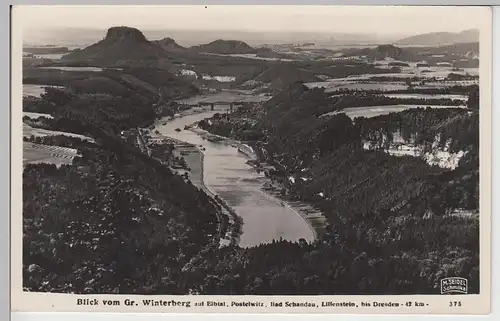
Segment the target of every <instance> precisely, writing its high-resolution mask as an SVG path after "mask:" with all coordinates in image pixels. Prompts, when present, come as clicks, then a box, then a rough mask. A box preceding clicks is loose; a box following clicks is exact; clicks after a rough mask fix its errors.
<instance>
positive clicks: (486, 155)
mask: <svg viewBox="0 0 500 321" xmlns="http://www.w3.org/2000/svg"><path fill="white" fill-rule="evenodd" d="M497 11H498V10H497ZM485 20H487V19H485ZM496 25H497V26H498V23H497V24H496ZM482 34H483V35H484V33H482ZM489 39H491V34H490V38H489ZM486 42H487V43H489V41H486ZM13 44H14V43H13ZM484 44H485V42H484V41H483V37H481V60H480V61H481V64H482V66H483V67H484V66H485V63H484V62H485V61H488V59H485V57H483V56H482V54H483V53H484V52H485V49H488V48H485V47H484ZM487 51H489V50H486V52H487ZM497 56H498V55H497ZM14 59H15V57H13V60H14ZM489 60H490V61H491V56H490V57H489ZM13 63H15V61H13ZM13 67H14V68H13V70H20V68H16V67H15V66H13ZM483 69H484V68H481V78H480V79H481V80H480V81H481V101H483V102H484V101H485V98H486V97H487V96H488V94H491V93H488V92H486V93H485V90H484V89H485V88H487V89H489V88H491V87H489V86H487V84H485V83H484V82H486V83H488V78H490V79H491V73H490V72H486V73H484V72H483ZM497 69H498V68H497ZM487 75H488V78H486V77H485V76H487ZM17 76H19V75H17ZM485 78H486V79H485ZM16 80H19V82H16ZM12 84H13V87H14V91H17V92H21V91H22V89H21V88H22V87H21V86H18V85H17V84H20V77H16V73H14V72H13V75H12ZM490 84H491V83H490ZM17 89H19V90H17ZM488 91H489V90H488ZM13 96H14V93H13ZM485 96H486V97H485ZM19 97H21V94H20V95H19ZM12 98H13V103H14V102H15V101H14V99H15V97H12ZM486 99H487V98H486ZM14 105H15V104H14ZM13 109H14V111H15V110H16V108H15V107H14V108H13ZM481 109H482V112H481V160H482V162H481V182H482V184H481V195H484V194H485V190H484V186H483V184H487V185H489V184H490V183H491V175H489V173H488V172H486V173H485V171H483V168H485V167H488V166H490V165H491V164H485V163H484V160H485V159H486V160H489V159H490V156H491V149H490V147H491V136H490V137H485V132H487V131H489V129H490V128H491V122H490V119H491V118H490V116H491V110H488V111H487V112H486V113H483V111H484V110H485V108H484V107H483V105H482V106H481ZM19 110H21V109H20V108H19ZM14 114H15V113H13V115H12V124H16V115H14ZM19 123H20V117H19ZM14 127H15V126H14ZM19 127H20V126H19ZM488 127H490V128H488ZM12 136H13V139H15V136H16V134H15V128H12ZM20 137H21V135H19V139H18V140H19V141H21V139H20ZM12 143H14V141H12ZM13 145H16V144H13ZM485 147H486V148H485ZM12 152H13V154H12V156H15V151H14V149H13V150H12ZM18 159H20V158H18ZM15 163H16V162H12V166H13V168H12V173H14V172H15V166H16V164H15ZM18 164H22V163H21V162H19V163H18ZM21 167H22V166H21ZM12 183H13V186H12V187H14V180H13V181H12ZM16 190H17V191H19V189H16ZM16 190H14V189H12V191H13V192H15V191H16ZM12 205H13V209H14V202H13V204H12ZM489 207H490V206H489V204H488V203H485V202H484V199H483V198H482V197H481V208H482V209H481V212H482V213H483V212H484V209H485V208H489ZM13 221H14V217H13ZM483 223H484V224H483ZM490 228H491V227H490V224H489V222H488V220H486V219H485V218H484V217H483V218H482V220H481V235H482V236H484V235H485V233H488V234H489V231H490ZM13 241H14V240H13ZM13 243H14V242H13ZM484 246H486V248H485V247H484ZM489 248H490V245H489V243H487V244H486V243H485V242H484V240H483V237H481V250H482V252H484V251H488V250H489ZM15 252H16V251H12V254H13V255H14V254H15ZM12 259H14V256H13V257H12ZM13 261H14V260H13ZM488 265H489V264H488ZM484 268H487V267H485V262H484V261H483V259H482V264H481V274H482V275H483V276H484V272H485V271H483V269H484ZM486 272H488V271H486ZM488 274H489V273H488ZM483 280H484V279H483V277H482V280H481V292H483V291H484V289H485V287H484V286H483V283H484V282H483ZM489 285H490V283H489V282H488V283H487V284H485V286H487V287H488V288H489ZM348 298H351V299H352V298H353V297H348ZM415 298H416V297H413V299H415ZM33 299H34V298H33ZM295 299H296V297H295ZM364 299H366V297H364ZM23 301H24V300H23ZM27 301H28V302H29V301H31V299H29V300H27ZM27 301H24V303H23V305H26V304H27V303H28V302H27ZM398 301H399V298H398ZM481 301H482V303H485V301H489V300H484V298H483V300H479V301H478V304H481ZM481 305H482V306H483V307H485V306H486V305H489V302H488V303H487V304H486V305H485V304H481ZM241 312H243V311H241ZM305 313H310V311H307V312H305ZM30 315H31V314H30ZM72 316H73V315H72ZM87 316H88V315H87ZM92 316H97V315H96V314H92ZM129 316H130V315H129ZM140 316H141V317H146V315H144V314H141V315H140ZM238 317H241V315H240V316H238Z"/></svg>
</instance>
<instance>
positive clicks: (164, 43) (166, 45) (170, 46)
mask: <svg viewBox="0 0 500 321" xmlns="http://www.w3.org/2000/svg"><path fill="white" fill-rule="evenodd" d="M153 43H154V44H157V45H159V46H160V47H161V48H163V49H165V50H166V51H185V50H187V48H185V47H183V46H181V45H179V44H178V43H177V42H175V40H174V39H172V38H170V37H166V38H163V39H161V40H155V41H153Z"/></svg>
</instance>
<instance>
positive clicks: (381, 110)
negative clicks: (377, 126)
mask: <svg viewBox="0 0 500 321" xmlns="http://www.w3.org/2000/svg"><path fill="white" fill-rule="evenodd" d="M427 107H429V108H450V106H441V105H432V106H427V105H388V106H367V107H351V108H345V109H343V110H341V111H334V112H331V113H327V114H323V115H321V117H324V116H333V115H337V114H343V113H344V114H346V115H347V116H349V117H350V118H351V119H354V118H356V117H367V118H370V117H376V116H379V115H387V114H390V113H399V112H402V111H403V110H407V109H412V108H427ZM455 107H458V106H455ZM464 107H465V106H464Z"/></svg>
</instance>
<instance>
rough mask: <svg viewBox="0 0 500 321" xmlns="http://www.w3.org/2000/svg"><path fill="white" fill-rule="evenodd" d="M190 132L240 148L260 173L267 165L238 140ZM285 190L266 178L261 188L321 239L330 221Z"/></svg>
mask: <svg viewBox="0 0 500 321" xmlns="http://www.w3.org/2000/svg"><path fill="white" fill-rule="evenodd" d="M189 130H191V131H192V132H194V133H196V134H198V135H200V136H201V137H203V138H204V139H207V140H209V141H212V142H217V143H221V144H227V145H230V146H233V147H236V148H238V151H239V152H241V153H242V154H244V155H246V156H247V157H248V158H249V161H248V162H247V164H248V165H250V166H252V167H253V168H254V170H256V171H257V172H258V173H260V172H261V171H264V168H265V167H266V164H263V163H261V162H260V161H259V160H258V157H257V154H256V153H255V152H254V151H253V149H252V148H251V147H250V146H248V145H246V144H243V143H241V142H239V141H237V140H233V139H230V138H227V137H224V136H220V135H216V134H213V133H210V132H208V131H206V130H204V129H201V128H198V127H196V126H191V127H190V128H189ZM283 189H284V186H282V185H280V184H278V183H277V182H274V181H272V180H271V179H270V178H268V177H265V182H264V184H263V185H262V187H261V192H262V193H263V194H264V195H266V196H267V197H269V198H271V199H273V200H274V201H275V202H276V203H279V204H281V205H282V206H285V207H287V208H289V209H290V210H291V211H292V212H294V213H295V214H297V215H298V216H300V217H301V218H302V219H303V220H304V221H305V222H306V224H307V225H308V226H309V228H310V229H311V231H312V232H313V234H314V239H318V238H320V237H321V236H322V235H323V234H324V233H325V228H326V226H327V225H328V221H327V219H326V217H325V216H324V215H323V213H322V212H321V211H320V210H319V209H317V208H315V207H313V206H312V205H310V204H306V203H303V202H300V201H296V200H290V199H288V198H287V197H286V196H284V195H282V194H281V190H283Z"/></svg>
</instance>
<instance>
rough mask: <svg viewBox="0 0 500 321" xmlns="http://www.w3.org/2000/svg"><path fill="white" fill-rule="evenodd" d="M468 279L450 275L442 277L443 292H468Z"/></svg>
mask: <svg viewBox="0 0 500 321" xmlns="http://www.w3.org/2000/svg"><path fill="white" fill-rule="evenodd" d="M467 288H468V287H467V279H465V278H461V277H450V278H444V279H441V294H467Z"/></svg>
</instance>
